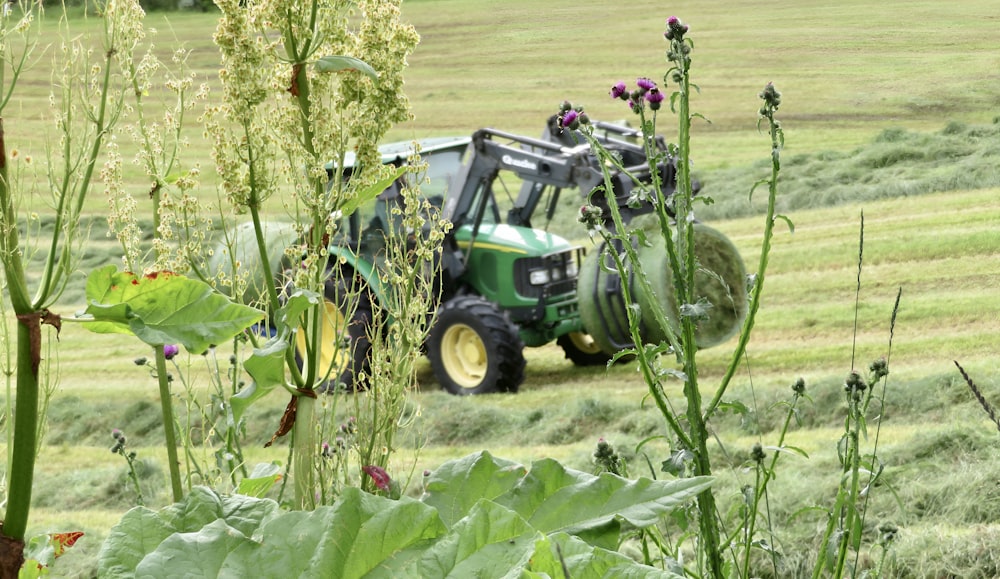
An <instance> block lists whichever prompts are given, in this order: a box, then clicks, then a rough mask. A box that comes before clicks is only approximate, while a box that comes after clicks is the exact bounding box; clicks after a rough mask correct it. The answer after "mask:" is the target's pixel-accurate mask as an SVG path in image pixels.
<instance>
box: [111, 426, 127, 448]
mask: <svg viewBox="0 0 1000 579" xmlns="http://www.w3.org/2000/svg"><path fill="white" fill-rule="evenodd" d="M111 438H113V439H115V443H114V444H113V445H112V446H111V452H112V453H114V454H119V453H123V451H124V450H125V442H126V441H125V433H123V432H122V431H121V430H118V429H117V428H115V429H114V430H112V431H111Z"/></svg>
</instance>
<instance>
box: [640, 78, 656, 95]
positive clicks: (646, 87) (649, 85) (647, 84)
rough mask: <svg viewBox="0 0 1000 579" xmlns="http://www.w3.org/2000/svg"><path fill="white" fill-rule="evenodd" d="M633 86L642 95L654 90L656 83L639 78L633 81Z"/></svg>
mask: <svg viewBox="0 0 1000 579" xmlns="http://www.w3.org/2000/svg"><path fill="white" fill-rule="evenodd" d="M635 84H636V86H638V87H639V88H640V89H642V92H644V93H645V92H646V91H650V90H653V89H654V88H656V83H655V82H653V81H651V80H649V79H648V78H646V77H644V76H643V77H640V78H637V79H636V80H635Z"/></svg>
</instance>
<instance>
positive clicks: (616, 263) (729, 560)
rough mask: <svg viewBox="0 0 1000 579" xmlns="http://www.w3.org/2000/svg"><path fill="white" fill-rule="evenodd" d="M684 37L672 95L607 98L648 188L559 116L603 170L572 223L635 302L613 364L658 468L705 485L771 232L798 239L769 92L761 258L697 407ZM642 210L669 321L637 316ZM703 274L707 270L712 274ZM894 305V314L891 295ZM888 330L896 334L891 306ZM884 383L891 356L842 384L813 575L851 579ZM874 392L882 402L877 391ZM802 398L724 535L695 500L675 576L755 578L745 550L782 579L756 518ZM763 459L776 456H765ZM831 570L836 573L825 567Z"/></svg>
mask: <svg viewBox="0 0 1000 579" xmlns="http://www.w3.org/2000/svg"><path fill="white" fill-rule="evenodd" d="M687 33H688V26H687V25H686V24H684V23H682V22H681V21H680V20H679V19H677V18H674V17H671V18H670V19H668V20H667V23H666V32H665V33H664V37H665V38H666V40H667V42H668V44H669V48H668V50H667V60H668V63H669V65H668V70H667V72H666V74H665V75H664V77H663V83H664V85H669V86H672V87H673V90H672V92H671V93H670V95H669V96H667V95H666V94H664V92H662V91H661V89H660V87H659V86H658V84H657V83H656V82H654V81H652V80H650V79H648V78H640V79H638V80H637V81H636V86H635V88H630V87H628V86H626V84H625V83H624V82H619V83H618V84H616V85H615V86H613V87H612V89H611V96H612V98H620V99H621V100H623V101H626V102H627V104H628V106H629V107H630V109H631V110H632V112H633V113H634V114H635V115H637V116H638V119H639V124H640V127H641V137H640V138H641V139H642V143H643V146H644V148H645V151H646V156H647V159H648V161H649V168H650V175H651V178H650V179H649V182H648V183H646V182H642V181H640V180H639V179H638V178H636V177H634V176H631V175H627V174H628V168H626V167H625V166H623V164H622V162H621V159H620V158H619V157H618V156H617V155H616V154H615V153H614V152H613V151H610V150H609V149H608V148H606V147H605V146H604V145H603V143H602V141H601V139H600V138H599V137H598V132H597V130H598V129H597V128H595V126H594V125H593V124H591V122H590V119H589V118H588V117H587V115H586V113H585V111H584V110H583V108H582V107H574V106H573V105H572V104H571V103H569V102H566V103H564V104H563V106H562V107H561V109H560V113H559V123H560V126H561V127H562V128H563V129H564V130H573V131H577V134H580V135H582V136H583V138H584V139H586V140H587V142H588V143H589V145H590V146H591V149H592V150H593V151H594V152H595V154H597V155H598V157H599V158H600V164H601V166H602V167H603V168H604V170H605V171H604V172H605V180H604V186H603V188H601V187H599V188H598V189H595V191H594V192H593V193H592V194H591V195H592V196H591V201H590V203H589V204H588V205H585V206H584V207H583V209H582V210H581V216H580V221H582V222H583V223H584V224H585V225H586V226H587V228H588V230H589V232H590V234H591V236H592V237H597V236H599V237H600V239H602V240H603V241H604V244H603V246H602V247H605V248H608V249H606V253H607V259H608V261H609V262H610V263H611V264H612V265H613V269H614V270H616V271H617V273H618V275H619V277H620V278H621V280H622V285H623V290H624V292H625V294H626V295H627V296H629V300H626V301H627V303H631V304H632V305H631V306H630V307H628V308H627V312H626V313H627V316H628V322H629V330H630V334H631V338H632V343H633V344H634V346H632V347H631V348H628V349H626V350H624V351H623V352H621V353H620V354H618V357H619V358H621V357H623V356H627V357H634V358H635V359H636V360H637V363H638V365H639V370H640V372H641V373H642V375H643V377H644V379H645V381H646V384H647V386H648V389H649V396H650V398H651V399H652V400H653V401H654V402H655V404H656V406H657V408H658V409H659V410H660V412H661V414H662V415H663V419H664V422H665V425H666V427H667V429H668V431H669V438H670V440H671V441H672V443H673V447H674V452H673V453H672V455H671V456H670V458H669V459H668V460H666V461H664V463H663V469H662V470H663V472H667V473H670V474H673V475H676V476H710V475H712V463H711V460H710V453H709V442H710V440H712V438H713V435H712V433H711V427H710V421H711V419H712V417H713V416H714V415H715V414H716V413H717V412H719V410H720V409H730V408H736V407H737V406H742V405H739V404H738V403H730V402H724V400H723V399H724V397H725V395H726V392H727V391H728V389H729V386H730V384H731V382H732V379H733V378H734V376H735V375H736V373H737V372H738V371H739V369H740V368H741V367H742V365H743V364H744V363H745V361H746V355H747V345H748V344H749V341H750V336H751V334H752V331H753V328H754V324H755V320H756V316H757V314H758V312H759V309H760V304H761V298H762V295H763V291H764V285H765V281H766V278H767V269H768V263H769V258H770V253H771V244H772V239H773V237H774V234H775V226H776V225H777V223H778V221H784V222H785V223H786V224H787V225H788V227H789V229H790V230H792V231H794V228H793V224H792V223H791V221H790V220H789V219H788V218H787V217H785V216H783V215H780V214H778V213H777V211H776V199H777V194H778V180H779V173H780V169H781V151H782V148H783V146H784V134H783V131H782V128H781V124H780V122H779V121H778V120H777V118H776V113H777V111H778V109H779V107H780V105H781V94H780V93H779V92H778V91H777V90H776V89H775V87H774V85H773V84H771V83H768V84H767V85H766V86H765V87H764V89H763V90H762V91H761V92H760V94H759V97H760V99H761V101H762V102H761V105H760V107H759V109H758V119H759V121H758V128H759V129H763V130H765V131H766V133H767V135H768V137H769V140H770V151H771V153H770V158H771V173H770V175H769V176H768V177H766V178H764V179H761V180H760V181H758V182H757V183H755V184H754V186H753V187H752V189H751V190H750V196H751V197H752V195H753V194H754V192H755V191H756V190H757V189H758V188H759V187H761V186H766V189H767V204H766V211H765V215H764V225H763V236H762V240H761V249H760V255H759V261H758V263H757V267H756V269H755V270H754V271H753V272H752V274H751V275H749V276H748V279H747V280H746V283H747V290H748V294H749V295H748V305H747V312H746V316H745V318H744V319H743V321H742V324H741V328H740V333H739V337H738V339H737V342H736V346H735V348H734V350H733V353H732V357H731V360H730V362H729V364H728V365H727V367H726V369H725V372H724V374H723V376H722V378H721V380H720V381H719V383H718V384H717V385H715V386H714V389H713V390H712V392H711V396H710V398H708V400H707V402H706V401H705V400H703V398H702V385H701V384H700V382H699V372H698V363H697V359H696V358H697V353H698V349H699V346H698V339H697V331H698V328H699V325H700V324H701V323H702V322H704V321H705V320H707V319H710V318H711V317H712V316H713V311H712V309H713V304H712V303H710V302H708V300H707V299H705V298H704V297H703V296H700V295H699V290H698V286H697V284H696V278H695V274H696V273H699V272H704V266H703V264H701V263H700V262H699V260H698V253H697V252H696V238H695V234H694V232H695V224H696V223H697V219H696V217H695V214H696V206H697V204H698V202H699V201H705V202H708V203H710V202H711V200H710V199H708V198H706V197H704V196H700V197H696V196H695V193H696V191H697V189H696V187H694V186H693V183H692V179H691V175H690V167H691V150H690V135H691V125H692V121H693V120H694V119H695V118H698V117H699V115H698V114H697V113H693V112H692V111H691V109H690V96H691V93H692V90H694V89H695V88H696V86H695V85H694V84H693V83H692V82H691V78H690V67H691V54H692V51H693V48H694V43H693V42H692V41H691V39H690V38H689V37H688V36H687ZM664 103H669V109H670V111H671V112H674V113H676V114H677V117H678V133H677V135H678V136H677V139H678V140H677V143H676V144H674V145H670V146H668V147H666V148H665V149H664V148H663V147H660V146H657V144H656V143H657V136H656V129H657V120H658V115H659V113H660V112H661V108H662V107H663V104H664ZM670 162H674V163H675V166H676V183H675V184H673V183H664V182H662V181H661V177H662V176H661V174H660V171H658V170H657V167H658V166H661V164H663V163H670ZM618 173H625V174H626V175H627V177H631V179H632V181H633V183H634V185H635V187H634V190H633V192H632V193H631V196H630V198H629V199H628V200H627V202H626V203H625V204H621V201H620V200H619V199H617V198H616V188H615V181H614V180H615V179H616V178H617V177H616V176H615V175H616V174H618ZM672 185H673V187H671V186H672ZM601 197H603V198H601ZM642 203H651V205H652V211H653V213H654V214H655V216H656V218H657V220H658V222H659V234H660V238H661V240H662V242H663V244H664V245H663V248H664V253H665V255H666V256H667V264H668V266H669V268H670V270H671V273H672V278H671V279H672V284H673V287H672V290H673V294H674V298H675V301H676V303H675V304H674V307H675V312H676V317H675V318H673V320H674V321H671V317H669V316H668V315H667V312H666V311H665V310H664V308H662V307H659V306H658V305H657V300H646V301H644V302H642V303H643V307H642V308H640V306H639V305H638V304H639V303H640V299H639V298H638V297H637V296H640V295H643V294H645V295H651V292H656V291H659V288H652V287H650V284H649V279H648V277H649V276H648V275H647V274H646V272H644V271H643V264H642V263H641V261H640V258H639V255H638V252H639V248H640V247H641V246H643V245H649V244H652V243H656V242H657V241H658V240H657V239H652V238H647V231H646V230H643V229H640V228H638V227H635V226H633V225H630V221H629V211H628V210H631V209H635V208H637V207H640V206H641V205H642ZM605 211H607V212H610V215H606V214H605ZM859 268H860V263H859ZM709 275H712V273H711V272H709ZM715 277H720V276H718V275H716V276H715ZM859 284H860V271H859ZM859 290H860V285H859ZM896 305H897V308H898V297H897V304H896ZM650 325H653V326H656V327H659V328H661V329H662V330H663V333H664V335H665V336H666V338H665V340H664V341H663V343H660V344H649V343H647V340H646V339H645V336H646V333H645V331H644V328H648V327H649V326H650ZM892 325H893V326H894V325H895V309H894V311H893V318H892ZM890 344H891V339H890ZM671 361H672V363H670V362H671ZM852 366H853V362H852ZM887 374H888V362H887V358H885V359H880V361H878V362H876V363H875V364H873V365H872V367H871V374H870V376H869V377H868V381H867V382H866V381H865V380H864V379H863V378H862V377H861V376H860V375H858V374H857V373H856V372H854V373H852V374H851V378H849V380H848V383H847V385H846V386H845V389H846V391H847V398H848V416H847V419H846V428H845V435H844V437H843V439H842V441H841V443H840V445H839V448H840V456H841V459H842V463H841V464H842V468H843V470H842V473H841V474H842V480H843V481H844V482H843V484H842V485H841V486H840V487H839V491H838V495H837V499H836V504H835V506H834V509H833V510H832V511H831V516H830V520H829V521H830V522H829V525H828V528H827V532H826V538H825V543H824V544H825V545H827V546H829V548H830V551H831V553H832V554H831V555H830V557H829V558H827V557H826V553H825V552H824V553H822V554H821V555H820V558H819V560H818V561H817V563H816V567H815V569H816V572H817V573H820V572H822V570H823V569H829V570H830V571H832V572H833V573H834V574H835V576H838V577H840V576H843V574H844V573H845V572H846V570H850V571H851V573H854V572H855V571H856V569H857V564H858V563H857V560H856V559H855V561H854V562H853V563H851V562H849V561H848V554H849V552H854V553H857V552H858V548H859V546H860V541H861V534H860V532H861V528H862V526H863V521H864V515H865V512H866V506H867V498H868V496H869V491H870V490H871V489H872V487H873V486H874V484H875V482H876V481H877V480H878V479H879V475H880V473H881V466H880V464H879V463H878V461H877V458H876V457H875V455H874V453H872V454H867V455H866V454H863V449H862V444H861V443H862V441H863V440H864V439H866V438H867V436H868V427H867V420H868V415H867V413H868V411H869V407H870V404H871V402H872V400H873V393H874V392H875V388H874V386H875V385H876V384H877V383H878V382H879V381H883V380H884V379H885V377H886V376H887ZM672 379H676V380H680V381H681V383H682V394H683V400H684V407H683V408H680V409H676V408H674V406H673V404H672V402H671V400H670V398H669V397H668V395H667V394H666V392H667V390H666V384H667V382H668V380H672ZM869 385H870V386H869ZM882 392H883V396H884V382H883V390H882ZM804 397H806V394H805V383H804V381H802V380H799V381H796V383H795V384H794V385H793V388H792V397H791V399H790V400H789V401H788V402H787V403H785V407H786V411H785V418H784V422H783V426H782V429H781V431H780V434H779V438H778V444H777V446H772V447H764V446H763V445H762V444H760V443H758V444H756V445H755V446H754V448H753V449H752V452H751V455H750V459H751V460H750V461H749V468H750V469H751V471H752V473H753V477H754V478H753V481H752V483H751V484H748V485H747V486H746V487H745V488H744V492H743V501H742V503H741V507H740V509H739V510H740V513H741V514H740V516H739V518H738V520H737V521H735V524H734V526H733V527H730V524H733V523H731V522H730V521H728V520H726V519H725V518H724V517H723V515H722V514H721V513H720V511H719V508H718V506H717V502H716V496H715V491H713V490H712V489H709V490H706V491H704V492H703V493H701V495H699V497H698V501H697V508H696V509H694V511H693V512H692V513H691V517H692V521H693V522H696V524H697V525H696V526H697V532H696V533H695V534H694V537H695V538H696V543H695V552H696V555H697V556H696V558H695V560H694V561H693V562H692V563H691V564H688V565H685V566H684V567H683V568H684V570H685V572H686V573H688V574H690V575H693V576H707V577H717V578H721V577H732V576H736V577H752V576H755V575H756V574H758V573H759V571H757V570H756V569H755V566H754V558H753V556H752V554H753V551H759V552H761V553H763V554H765V555H766V556H767V558H768V560H769V565H770V567H771V569H772V572H773V573H774V574H775V575H776V576H780V575H781V573H782V571H781V562H780V554H779V552H778V550H777V549H778V548H777V545H776V543H777V542H778V540H779V539H778V538H777V537H776V533H775V531H776V529H775V528H774V526H773V523H772V521H771V520H770V516H765V520H764V521H763V523H761V521H760V520H759V519H760V518H761V516H762V513H766V512H769V508H767V505H768V504H769V500H770V499H769V495H768V491H767V489H768V485H769V483H770V482H771V481H773V480H774V478H775V476H776V468H777V464H778V459H779V457H780V456H781V455H782V454H785V453H789V452H791V453H795V454H799V455H803V456H805V453H804V452H803V451H802V450H801V449H798V448H796V447H794V446H790V445H788V444H787V443H786V436H787V434H788V432H789V429H790V428H791V425H792V422H793V420H794V418H795V416H796V415H797V409H798V406H799V403H800V401H801V400H802V399H803V398H804ZM743 408H744V409H745V407H743ZM745 410H746V409H745ZM746 411H749V410H746ZM876 437H877V430H876ZM876 440H877V438H876ZM768 451H770V452H771V453H772V454H771V456H770V457H768ZM759 525H763V527H762V528H763V529H764V533H765V534H762V533H761V532H760V529H761V527H760V526H759ZM681 543H682V541H680V540H679V541H677V542H676V543H674V544H671V543H670V541H668V540H665V539H664V538H663V537H662V536H661V535H659V534H658V533H654V532H651V531H649V530H646V531H644V532H643V545H646V546H648V545H649V544H655V545H657V546H658V547H659V548H660V550H661V553H663V555H665V556H667V560H670V561H673V563H672V567H673V568H677V566H678V565H679V562H680V561H682V560H683V559H684V557H683V552H682V550H681ZM645 552H646V553H647V556H646V558H647V562H650V563H653V562H656V558H655V557H651V556H650V552H649V551H648V550H646V551H645ZM829 562H832V564H829V565H828V563H829ZM660 563H661V564H663V560H660ZM692 565H693V566H692Z"/></svg>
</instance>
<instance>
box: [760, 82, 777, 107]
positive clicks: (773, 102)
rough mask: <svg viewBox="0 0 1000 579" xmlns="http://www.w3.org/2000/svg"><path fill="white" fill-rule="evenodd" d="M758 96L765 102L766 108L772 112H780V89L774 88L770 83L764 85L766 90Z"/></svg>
mask: <svg viewBox="0 0 1000 579" xmlns="http://www.w3.org/2000/svg"><path fill="white" fill-rule="evenodd" d="M758 96H759V97H760V98H761V99H762V100H763V101H764V106H765V107H766V108H768V109H769V110H771V111H772V112H773V111H776V110H778V106H779V105H780V104H781V93H780V92H778V89H776V88H774V84H773V83H770V82H769V83H767V84H766V85H764V90H762V91H761V92H760V94H759V95H758Z"/></svg>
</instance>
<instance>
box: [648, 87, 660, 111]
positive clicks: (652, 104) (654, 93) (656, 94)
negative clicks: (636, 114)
mask: <svg viewBox="0 0 1000 579" xmlns="http://www.w3.org/2000/svg"><path fill="white" fill-rule="evenodd" d="M646 102H648V103H649V108H650V109H652V110H654V111H656V110H659V109H660V104H661V103H663V93H662V92H660V89H658V88H656V87H653V88H652V89H650V91H649V92H647V93H646Z"/></svg>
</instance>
